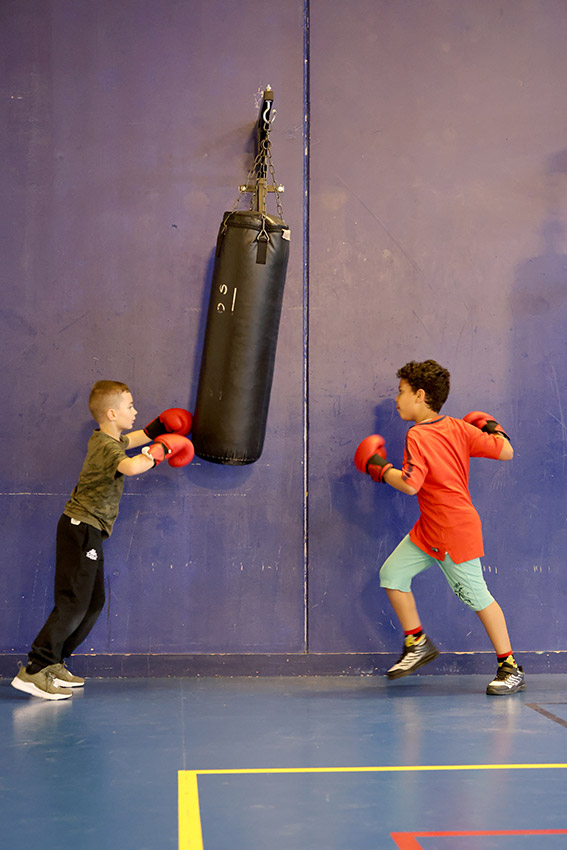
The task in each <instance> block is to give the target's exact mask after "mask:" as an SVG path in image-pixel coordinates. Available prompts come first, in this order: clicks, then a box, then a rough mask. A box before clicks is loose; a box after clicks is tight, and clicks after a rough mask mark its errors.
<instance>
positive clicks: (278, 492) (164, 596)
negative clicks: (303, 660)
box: [0, 0, 304, 653]
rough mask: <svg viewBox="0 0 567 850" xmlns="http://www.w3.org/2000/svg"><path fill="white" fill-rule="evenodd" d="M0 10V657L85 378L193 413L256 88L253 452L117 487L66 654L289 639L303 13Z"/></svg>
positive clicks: (47, 589)
mask: <svg viewBox="0 0 567 850" xmlns="http://www.w3.org/2000/svg"><path fill="white" fill-rule="evenodd" d="M0 16H1V20H0V33H1V35H0V38H1V39H2V53H3V56H5V61H4V66H3V68H4V72H3V74H2V81H1V82H0V85H1V90H2V110H3V113H4V114H3V119H2V127H3V128H5V129H4V131H3V134H2V137H1V138H2V146H3V149H4V150H3V156H2V161H3V162H4V163H5V165H6V171H5V173H4V177H3V180H2V185H3V213H2V214H3V222H2V228H1V230H2V234H3V237H4V238H5V243H4V249H3V262H2V266H3V268H2V278H3V285H2V293H3V295H2V306H1V309H0V323H1V326H2V332H1V336H0V346H1V359H2V364H3V370H2V372H3V390H2V395H3V400H4V414H5V415H4V416H3V421H2V432H3V439H2V442H3V444H4V445H5V446H9V450H8V451H7V452H5V455H4V458H3V462H2V468H1V492H2V504H3V508H4V514H3V515H4V517H5V520H6V524H5V530H4V538H5V539H4V556H5V557H4V558H3V561H4V563H3V568H2V570H1V572H0V588H1V592H0V600H1V605H2V608H3V611H2V616H0V646H1V647H2V648H6V650H7V651H17V652H22V651H25V650H27V648H28V646H29V643H30V641H31V640H32V638H33V637H34V635H35V633H36V632H37V630H38V629H39V627H40V625H41V623H42V621H43V619H44V617H45V616H46V614H47V613H48V612H49V610H50V607H51V594H52V586H53V552H54V538H55V526H56V522H57V518H58V515H59V513H60V511H61V510H62V508H63V505H64V503H65V501H66V499H67V497H68V494H69V492H70V490H71V489H72V487H73V486H74V484H75V481H76V478H77V475H78V472H79V470H80V466H81V463H82V459H83V456H84V452H85V449H86V443H87V440H88V436H89V434H90V431H91V429H92V427H93V423H91V422H90V417H89V413H88V408H87V399H88V393H89V390H90V386H91V384H92V383H93V382H94V381H95V380H97V379H101V378H112V379H117V380H124V381H126V382H127V383H128V384H129V385H130V387H131V389H132V391H133V394H134V399H135V403H136V406H137V409H138V411H139V416H138V420H137V425H139V426H143V425H144V424H145V423H146V422H148V421H149V420H150V419H151V418H153V416H154V415H156V413H157V412H159V411H160V410H162V409H163V408H164V407H169V406H174V405H180V406H188V407H190V408H191V409H192V407H193V404H194V400H195V396H196V389H197V379H198V370H199V365H200V356H201V347H202V341H203V334H204V325H205V319H206V309H207V305H208V298H209V287H210V279H211V273H212V257H213V252H214V247H215V243H216V237H217V232H218V228H219V225H220V222H221V220H222V215H223V213H224V211H225V210H226V209H231V207H232V205H233V202H234V200H235V199H236V197H237V194H238V185H239V184H240V183H242V182H244V180H245V178H246V174H247V172H248V170H249V168H250V167H251V165H252V160H253V154H254V130H255V123H256V121H257V118H258V109H259V105H260V103H261V99H262V92H263V90H264V88H265V86H266V85H267V84H270V85H271V86H272V88H273V90H274V93H275V107H276V110H277V116H276V121H275V123H274V125H273V132H272V151H273V160H274V164H275V167H276V176H277V178H278V179H279V180H280V181H281V182H283V183H285V184H286V193H285V195H284V196H283V197H282V202H283V205H284V214H285V217H286V220H287V222H288V224H289V225H290V227H291V232H292V251H291V259H290V265H289V269H288V276H287V284H286V291H285V296H284V305H283V313H282V320H281V334H280V341H279V350H278V355H277V358H276V367H275V374H274V381H273V387H272V402H271V407H270V414H269V417H268V426H267V435H266V442H265V447H264V454H263V456H262V458H261V459H260V461H258V462H257V463H256V464H255V465H254V466H253V467H249V468H248V467H247V468H241V469H235V468H229V467H217V466H215V465H212V464H207V463H206V462H204V461H199V460H198V459H196V461H195V462H194V463H193V464H191V466H189V467H187V468H185V469H181V470H174V469H170V468H169V467H168V466H167V465H166V464H164V465H163V466H162V467H160V468H159V469H157V470H155V471H154V472H152V473H148V474H146V475H144V476H140V478H138V479H129V480H128V481H127V482H126V486H125V495H124V498H123V501H122V504H121V514H120V517H119V520H118V523H117V525H116V529H115V533H114V534H113V536H112V537H111V539H110V540H109V541H108V543H107V545H106V548H105V554H106V567H107V574H108V585H109V586H108V590H109V598H110V606H109V608H108V610H107V611H105V612H104V613H103V615H102V616H101V618H100V619H99V622H98V623H97V626H96V628H95V630H94V631H93V633H92V635H91V637H90V638H89V641H88V646H87V645H85V647H84V649H85V650H86V651H91V650H92V651H95V652H116V653H125V652H141V653H145V652H155V653H160V652H162V653H163V652H219V651H240V652H251V651H255V652H257V651H287V652H290V651H298V650H301V649H302V648H303V646H304V628H303V623H304V614H303V603H304V569H303V524H302V516H303V470H302V457H303V442H302V436H303V411H302V395H303V389H302V369H303V355H302V352H303V345H302V324H303V320H302V301H303V296H302V251H301V245H302V236H301V233H302V205H303V192H302V160H303V144H302V133H303V92H302V78H303V63H302V55H303V42H302V24H303V4H302V3H301V2H289V3H285V4H278V5H274V4H266V3H263V2H260V0H246V2H242V3H238V4H233V5H231V4H227V3H225V2H222V0H218V2H217V0H212V2H211V0H207V2H206V3H205V2H201V0H199V2H179V0H166V1H165V2H161V3H154V2H145V0H142V2H139V0H131V1H130V0H125V2H120V3H116V2H114V0H100V2H96V3H90V2H83V0H79V2H76V0H53V2H49V1H48V2H46V0H39V1H38V2H34V0H24V2H22V3H17V4H3V6H2V9H1V10H0ZM269 209H270V210H271V209H272V201H270V202H269ZM273 209H274V211H275V205H274V207H273Z"/></svg>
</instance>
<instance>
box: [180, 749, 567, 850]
mask: <svg viewBox="0 0 567 850" xmlns="http://www.w3.org/2000/svg"><path fill="white" fill-rule="evenodd" d="M565 769H567V764H563V763H561V762H557V763H553V762H551V763H550V762H546V763H542V764H425V765H424V764H420V765H382V766H380V767H252V768H229V769H227V770H180V771H179V773H178V799H179V811H178V818H179V850H203V834H202V829H201V814H200V809H199V788H198V777H199V776H245V775H253V774H270V773H271V774H285V773H296V774H297V773H408V772H414V773H422V772H425V771H455V770H565Z"/></svg>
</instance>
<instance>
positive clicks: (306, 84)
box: [303, 0, 311, 653]
mask: <svg viewBox="0 0 567 850" xmlns="http://www.w3.org/2000/svg"><path fill="white" fill-rule="evenodd" d="M310 15H311V8H310V0H303V594H304V595H303V646H304V650H305V652H306V653H308V652H309V200H310V199H309V179H310V161H309V157H310V131H311V91H310V59H311V56H310V48H311V39H310V36H311V33H310Z"/></svg>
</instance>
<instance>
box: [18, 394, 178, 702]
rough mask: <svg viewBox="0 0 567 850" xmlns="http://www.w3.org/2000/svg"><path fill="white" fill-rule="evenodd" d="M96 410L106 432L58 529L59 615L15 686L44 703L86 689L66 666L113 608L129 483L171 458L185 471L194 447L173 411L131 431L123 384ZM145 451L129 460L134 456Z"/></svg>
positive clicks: (94, 444) (96, 398) (95, 436)
mask: <svg viewBox="0 0 567 850" xmlns="http://www.w3.org/2000/svg"><path fill="white" fill-rule="evenodd" d="M89 409H90V411H91V413H92V416H93V418H94V419H95V420H96V422H98V425H99V427H98V428H97V429H96V430H95V431H93V433H92V436H91V438H90V440H89V444H88V448H87V454H86V457H85V461H84V463H83V468H82V470H81V473H80V475H79V480H78V482H77V485H76V487H75V488H74V490H73V492H72V493H71V496H70V498H69V500H68V502H67V504H66V505H65V508H64V510H63V515H62V516H61V518H60V519H59V523H58V525H57V545H56V564H55V589H54V601H55V605H54V608H53V610H52V612H51V614H50V615H49V617H48V618H47V620H46V622H45V624H44V626H43V627H42V629H41V631H40V632H39V634H38V635H37V637H36V638H35V640H34V642H33V644H32V648H31V651H30V652H29V661H28V664H27V666H25V667H24V666H21V667H20V670H19V671H18V674H17V676H16V677H15V678H14V679H13V680H12V685H13V687H15V688H17V689H18V690H20V691H24V692H26V693H28V694H32V695H33V696H38V697H42V698H43V699H50V700H60V699H68V698H69V697H70V696H71V695H72V693H73V692H72V690H71V689H72V688H75V687H81V686H82V685H84V679H82V678H81V677H79V676H74V675H73V674H72V673H71V672H70V670H68V668H67V667H66V665H65V659H66V658H68V657H69V656H70V655H71V653H72V652H74V650H75V649H76V648H77V647H78V646H79V644H81V643H82V642H83V641H84V640H85V638H86V637H87V635H88V634H89V632H90V631H91V629H92V628H93V626H94V624H95V622H96V620H97V618H98V616H99V614H100V612H101V611H102V608H103V606H104V602H105V593H104V556H103V552H102V544H103V541H104V540H105V539H106V538H107V537H109V536H110V534H111V532H112V528H113V525H114V521H115V520H116V517H117V516H118V505H119V502H120V497H121V496H122V491H123V489H124V476H126V475H129V476H130V475H141V474H142V473H144V472H147V471H148V470H149V469H152V468H153V467H154V466H155V465H156V464H157V463H161V461H162V460H164V459H165V458H166V457H167V459H168V462H169V464H170V466H185V465H186V464H187V463H190V461H191V460H192V458H193V454H194V451H193V446H192V444H191V442H190V441H189V440H188V439H187V437H186V436H185V435H186V434H188V433H189V432H190V431H191V424H192V417H191V414H190V413H189V412H188V411H186V410H182V409H180V408H170V409H169V410H166V411H164V413H162V414H161V415H160V416H159V417H157V418H156V419H154V420H153V421H152V422H150V424H149V425H147V426H146V428H144V429H143V430H140V431H130V433H129V434H127V435H126V434H123V433H122V432H123V431H125V430H129V429H130V428H132V426H133V424H134V420H135V418H136V413H137V411H136V409H135V408H134V401H133V398H132V394H131V393H130V390H129V389H128V387H127V386H126V384H123V383H121V382H119V381H97V382H96V383H95V384H94V386H93V388H92V390H91V394H90V397H89ZM151 440H154V442H153V443H152V445H151V446H145V447H144V448H143V449H142V451H141V453H139V454H136V455H134V456H133V457H128V455H127V454H126V450H127V449H135V448H138V447H139V446H142V445H144V444H145V443H149V442H150V441H151Z"/></svg>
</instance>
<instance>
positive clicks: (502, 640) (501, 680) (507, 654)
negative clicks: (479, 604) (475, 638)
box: [476, 600, 526, 696]
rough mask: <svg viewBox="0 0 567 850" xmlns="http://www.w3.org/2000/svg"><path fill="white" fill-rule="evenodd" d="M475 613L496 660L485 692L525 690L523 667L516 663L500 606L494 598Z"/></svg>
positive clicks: (510, 692)
mask: <svg viewBox="0 0 567 850" xmlns="http://www.w3.org/2000/svg"><path fill="white" fill-rule="evenodd" d="M476 613H477V615H478V618H479V620H480V622H481V623H482V625H483V626H484V628H485V629H486V633H487V635H488V637H489V638H490V641H491V643H492V646H493V647H494V649H495V651H496V657H497V660H498V670H497V671H496V676H495V677H494V679H493V680H492V681H491V682H489V684H488V687H487V688H486V693H487V694H492V695H495V696H496V695H501V694H502V695H504V694H515V693H517V692H518V691H525V689H526V677H525V675H524V671H523V668H522V667H518V665H517V664H516V659H515V658H514V655H513V653H512V644H511V643H510V638H509V636H508V627H507V625H506V618H505V617H504V612H503V611H502V608H501V607H500V605H499V604H498V602H496V600H495V601H494V602H492V603H491V604H490V605H488V606H487V607H486V608H483V610H482V611H477V612H476Z"/></svg>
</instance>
